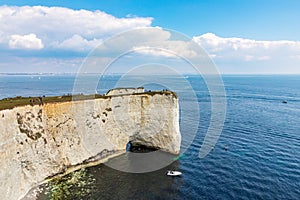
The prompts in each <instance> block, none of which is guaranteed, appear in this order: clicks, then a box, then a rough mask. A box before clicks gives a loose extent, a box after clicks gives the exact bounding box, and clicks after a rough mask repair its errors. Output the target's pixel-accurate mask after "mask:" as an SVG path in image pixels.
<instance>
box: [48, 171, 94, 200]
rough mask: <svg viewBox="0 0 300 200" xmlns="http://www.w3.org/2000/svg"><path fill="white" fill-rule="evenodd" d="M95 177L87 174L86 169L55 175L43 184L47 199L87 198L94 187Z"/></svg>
mask: <svg viewBox="0 0 300 200" xmlns="http://www.w3.org/2000/svg"><path fill="white" fill-rule="evenodd" d="M95 181H96V180H95V178H93V176H92V175H91V174H88V172H87V169H86V168H83V169H80V170H78V171H75V172H72V173H70V174H67V175H65V176H63V177H57V178H54V179H53V180H51V181H49V182H48V183H46V185H45V189H46V193H45V194H46V195H47V199H48V198H49V199H51V200H61V199H89V197H90V195H91V193H92V192H93V191H94V190H95V189H96V187H95V186H94V183H95Z"/></svg>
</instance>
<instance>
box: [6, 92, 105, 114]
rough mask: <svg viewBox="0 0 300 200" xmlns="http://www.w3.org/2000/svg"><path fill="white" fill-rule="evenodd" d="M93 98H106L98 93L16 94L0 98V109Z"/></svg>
mask: <svg viewBox="0 0 300 200" xmlns="http://www.w3.org/2000/svg"><path fill="white" fill-rule="evenodd" d="M95 98H108V97H107V96H102V95H98V94H92V95H83V94H78V95H70V94H69V95H63V96H52V97H21V96H17V97H15V98H5V99H2V100H0V110H5V109H12V108H14V107H18V106H25V105H32V106H33V105H41V104H46V103H58V102H68V101H79V100H88V99H95Z"/></svg>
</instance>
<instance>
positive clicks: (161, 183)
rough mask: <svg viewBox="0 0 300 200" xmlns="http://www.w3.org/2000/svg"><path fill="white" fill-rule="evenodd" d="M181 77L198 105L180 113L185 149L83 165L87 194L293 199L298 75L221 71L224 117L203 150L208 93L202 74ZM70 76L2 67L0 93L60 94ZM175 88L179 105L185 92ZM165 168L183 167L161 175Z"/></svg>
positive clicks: (67, 89) (299, 151)
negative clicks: (126, 166) (158, 165)
mask: <svg viewBox="0 0 300 200" xmlns="http://www.w3.org/2000/svg"><path fill="white" fill-rule="evenodd" d="M186 78H187V80H188V81H189V82H190V84H191V85H192V87H193V89H194V91H195V93H196V96H197V101H198V103H199V107H200V118H199V119H193V118H191V117H190V118H188V120H187V119H181V121H180V125H181V126H180V130H181V133H182V134H183V135H184V134H188V130H189V127H187V125H185V126H183V125H182V124H187V123H186V121H188V123H190V124H194V123H198V129H197V134H196V136H195V138H194V139H193V141H192V143H191V145H189V147H188V149H187V150H186V151H185V152H183V153H182V155H181V157H180V158H179V160H177V161H174V163H172V164H171V165H170V166H166V167H165V168H163V169H160V170H157V171H154V172H149V173H143V174H134V173H125V172H121V171H117V170H115V169H111V168H110V167H108V166H106V165H103V164H102V165H99V166H95V167H91V168H89V169H88V173H89V174H91V175H92V176H93V177H95V180H96V182H95V183H93V184H94V188H96V190H93V192H92V194H90V195H89V199H300V189H299V188H300V76H296V75H295V76H292V75H291V76H287V75H286V76H275V75H274V76H273V75H272V76H271V75H266V76H246V75H232V76H230V75H226V76H223V81H224V86H225V90H226V100H227V109H226V120H225V123H224V128H223V131H222V134H221V136H220V138H219V140H218V142H217V144H216V146H215V147H214V149H213V150H212V151H211V152H210V153H209V154H208V155H207V156H206V157H205V158H199V157H198V153H199V149H200V147H201V144H202V142H203V140H204V137H205V134H206V132H207V129H208V126H209V122H210V117H211V112H210V109H211V103H210V95H209V93H208V91H207V88H206V86H205V83H204V82H203V80H202V79H201V78H199V77H196V76H188V77H186ZM117 79H118V77H117V76H110V77H106V83H107V84H106V85H101V86H98V89H97V91H98V92H99V93H104V92H105V90H106V89H109V88H110V87H113V86H114V83H115V81H116V80H117ZM173 81H174V84H175V83H176V80H173ZM73 83H74V76H72V75H51V76H49V75H47V76H46V75H18V76H16V75H14V76H11V75H2V76H0V98H5V97H13V96H19V95H21V96H41V95H46V96H49V95H62V94H67V93H71V92H72V90H73ZM149 88H150V89H161V88H159V86H153V85H152V86H149ZM178 94H179V101H180V105H184V104H186V103H187V104H188V102H189V101H190V100H191V99H190V98H192V97H190V96H187V95H185V92H184V91H181V92H180V91H179V93H178ZM283 100H285V101H287V103H286V104H284V103H282V101H283ZM187 109H189V110H188V111H189V112H190V113H192V112H193V110H194V108H193V107H187ZM191 116H192V115H191ZM184 120H186V121H184ZM226 146H228V150H227V151H226V150H225V147H226ZM124 148H125V147H124ZM121 163H122V162H121ZM170 168H175V169H176V170H179V171H181V172H182V173H183V175H182V176H181V177H178V178H173V177H167V176H165V172H166V170H167V169H170ZM39 199H47V195H40V196H39Z"/></svg>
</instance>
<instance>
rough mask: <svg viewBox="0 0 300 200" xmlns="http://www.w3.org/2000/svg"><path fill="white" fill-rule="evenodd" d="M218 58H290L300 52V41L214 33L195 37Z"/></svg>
mask: <svg viewBox="0 0 300 200" xmlns="http://www.w3.org/2000/svg"><path fill="white" fill-rule="evenodd" d="M193 40H194V41H195V42H197V43H198V44H200V45H201V46H202V47H203V48H204V49H206V50H207V51H208V53H209V54H213V55H215V56H214V57H215V58H216V59H218V58H219V59H226V60H232V61H235V60H239V61H247V62H248V61H265V60H273V59H274V60H276V59H278V58H284V59H288V58H291V57H295V56H296V55H299V53H300V41H287V40H280V41H257V40H251V39H244V38H223V37H218V36H216V35H215V34H213V33H206V34H203V35H201V36H197V37H194V38H193Z"/></svg>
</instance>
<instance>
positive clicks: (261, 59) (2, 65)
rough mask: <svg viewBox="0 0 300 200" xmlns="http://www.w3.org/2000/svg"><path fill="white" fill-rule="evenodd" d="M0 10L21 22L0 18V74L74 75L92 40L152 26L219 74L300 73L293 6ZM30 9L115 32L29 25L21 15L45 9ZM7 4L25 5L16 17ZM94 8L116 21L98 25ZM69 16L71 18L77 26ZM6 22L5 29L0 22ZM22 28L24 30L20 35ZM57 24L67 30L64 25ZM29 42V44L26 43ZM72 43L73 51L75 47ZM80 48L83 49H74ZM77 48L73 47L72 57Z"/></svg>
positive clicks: (289, 0)
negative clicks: (195, 48)
mask: <svg viewBox="0 0 300 200" xmlns="http://www.w3.org/2000/svg"><path fill="white" fill-rule="evenodd" d="M1 5H7V6H8V7H9V8H11V10H14V11H16V12H18V13H21V14H22V15H21V14H20V16H22V19H20V20H19V19H18V18H17V17H13V16H12V14H10V16H6V17H7V18H4V17H2V21H1V17H0V27H4V28H0V57H2V59H1V60H2V61H0V72H18V71H20V72H26V71H28V72H34V71H38V72H74V71H76V69H77V68H78V66H79V65H80V64H79V63H80V62H81V61H82V57H84V55H87V53H88V52H89V50H91V48H92V47H93V44H95V43H96V42H101V41H103V40H105V39H107V38H108V37H110V36H112V35H114V34H117V33H118V32H122V31H125V30H129V29H131V28H136V27H155V26H158V27H162V28H167V29H173V30H176V31H179V32H181V33H183V34H186V35H188V36H189V37H191V38H194V39H195V41H196V42H197V43H199V44H200V45H201V46H203V47H204V48H205V49H206V51H207V52H208V53H209V54H210V55H211V57H212V58H213V59H214V61H215V63H216V64H217V66H218V67H219V70H220V71H221V73H255V74H259V73H269V74H272V73H275V74H277V73H279V74H282V73H284V74H295V73H300V46H299V45H300V43H299V42H298V41H300V26H299V22H300V1H298V0H285V1H284V0H198V1H197V0H190V1H183V0H181V1H179V0H156V1H154V0H152V1H140V0H110V1H102V0H101V1H92V0H85V1H77V0H73V1H69V0H67V1H66V0H65V1H53V0H52V1H49V0H44V1H22V2H21V1H15V0H10V1H0V6H1ZM36 5H41V6H44V7H53V6H56V7H63V8H68V10H67V13H68V12H69V11H70V13H71V12H72V11H73V10H80V9H83V10H87V11H91V13H90V14H87V15H86V16H85V15H84V16H83V17H82V18H83V19H82V20H84V19H85V17H87V18H86V20H87V22H88V23H90V21H89V20H91V15H93V19H94V21H95V22H97V20H98V19H99V23H98V24H101V23H103V26H105V27H107V26H108V27H114V26H118V27H115V28H114V29H111V30H106V29H105V30H104V29H103V30H102V31H95V29H96V28H97V27H98V25H97V26H96V25H94V27H93V28H92V29H91V30H86V31H87V32H89V31H90V32H93V33H94V34H87V33H85V32H82V31H81V30H77V29H74V30H73V29H72V30H70V29H68V30H65V31H64V30H63V28H61V27H60V26H58V25H57V23H58V22H59V21H60V19H59V17H57V18H55V17H52V18H49V17H47V18H41V20H39V18H38V16H37V17H36V18H33V19H32V20H31V21H30V20H27V21H25V20H24V18H26V17H24V13H25V11H24V10H30V11H29V12H28V13H31V14H28V15H32V13H34V12H37V13H39V14H40V13H41V12H48V11H46V10H45V9H39V10H38V9H31V8H32V7H31V6H36ZM13 6H17V7H20V6H30V7H29V8H28V9H23V10H21V11H20V10H18V9H16V7H13ZM2 7H3V6H2ZM6 10H7V9H6ZM97 10H99V11H101V12H103V13H106V14H108V15H109V16H112V17H113V18H114V20H115V22H113V23H112V24H109V23H107V24H106V22H102V21H101V19H100V18H101V17H102V15H101V16H100V15H98V14H97V13H96V12H97ZM1 12H6V11H5V9H2V10H0V14H1ZM26 12H27V11H26ZM56 12H58V13H57V14H58V15H64V11H56V10H49V13H52V14H54V13H56ZM11 13H13V12H11ZM75 15H76V14H74V13H73V14H70V15H66V17H69V18H70V19H69V20H70V21H74V26H80V25H82V24H83V22H82V21H80V22H79V21H78V24H76V23H75V22H76V19H77V18H76V16H75ZM72 17H75V18H74V19H75V20H74V19H73V18H72ZM61 18H64V16H61ZM108 18H109V17H108ZM108 18H107V19H108ZM105 19H106V18H105ZM121 19H124V20H123V21H122V20H121ZM4 20H6V21H4ZM9 20H11V21H10V22H11V26H10V27H9V25H7V23H6V22H8V21H9ZM18 20H19V22H18ZM46 20H49V24H55V25H54V26H53V30H50V29H49V27H46V25H43V26H41V28H36V27H37V26H39V24H38V21H40V23H43V24H47V23H48V21H46ZM55 20H56V21H55ZM126 20H128V26H123V25H120V23H119V21H122V23H124V22H125V21H126ZM56 22H57V23H56ZM20 23H21V24H20ZM22 23H23V25H24V28H23V29H22V30H18V27H22ZM62 23H66V25H68V21H66V20H65V21H64V22H62ZM126 23H127V22H126ZM20 25H21V26H20ZM25 25H26V26H25ZM31 25H32V27H34V28H28V30H26V27H31ZM89 27H91V26H89ZM85 28H86V27H85ZM1 29H2V30H1ZM59 29H61V30H59ZM100 29H101V27H100ZM1 31H2V32H1ZM1 35H2V40H1ZM59 35H62V37H61V38H60V37H59ZM51 39H52V40H51ZM28 41H29V42H30V41H31V43H30V44H28ZM76 41H77V42H78V43H77V44H78V45H77V46H76V45H75V44H74V43H76ZM1 42H2V43H1ZM24 42H25V43H26V44H25V43H24ZM71 42H72V45H71V46H70V43H71ZM80 42H81V43H80ZM82 44H84V45H85V46H80V45H82ZM28 45H31V46H28ZM7 47H9V48H7ZM81 47H82V48H81ZM76 48H79V49H77V51H74V49H76ZM281 50H282V51H281ZM241 58H244V59H241ZM43 59H44V60H43ZM18 62H21V63H22V64H24V63H26V64H27V65H28V67H27V68H24V67H21V66H20V63H19V64H18ZM47 63H48V65H47ZM49 63H51V66H50V64H49ZM43 65H44V67H43ZM69 65H70V66H72V67H70V66H69ZM37 66H38V67H37Z"/></svg>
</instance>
